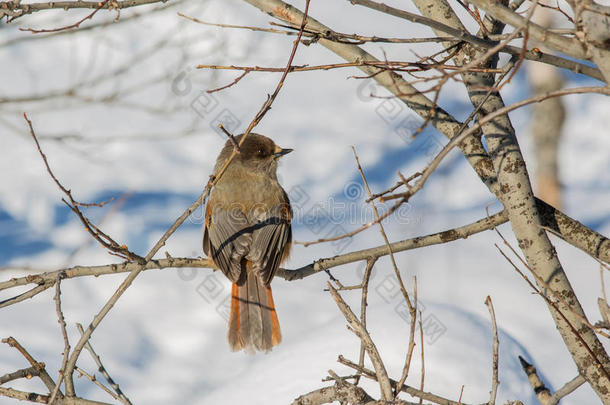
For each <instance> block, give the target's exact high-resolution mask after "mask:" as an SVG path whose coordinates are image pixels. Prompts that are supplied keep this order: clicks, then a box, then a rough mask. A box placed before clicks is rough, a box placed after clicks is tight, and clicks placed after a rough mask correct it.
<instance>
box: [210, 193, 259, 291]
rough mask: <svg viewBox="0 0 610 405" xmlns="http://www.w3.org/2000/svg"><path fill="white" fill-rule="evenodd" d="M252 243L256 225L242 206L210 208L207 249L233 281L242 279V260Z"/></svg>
mask: <svg viewBox="0 0 610 405" xmlns="http://www.w3.org/2000/svg"><path fill="white" fill-rule="evenodd" d="M251 244H252V228H251V226H250V223H249V221H248V218H247V216H246V214H244V213H243V212H242V211H241V210H240V209H237V208H234V209H228V210H227V209H221V208H217V209H214V210H212V209H210V208H209V204H208V207H207V208H206V222H205V227H204V232H203V250H204V252H205V253H206V254H207V255H208V256H209V257H211V258H212V260H214V263H216V265H217V266H218V267H219V268H220V270H221V271H222V272H223V273H224V274H225V276H227V277H228V278H229V280H231V281H232V282H234V283H236V282H238V281H239V280H240V277H241V271H242V265H241V264H242V263H241V262H242V259H243V258H244V256H245V255H246V254H247V253H248V251H249V250H250V245H251Z"/></svg>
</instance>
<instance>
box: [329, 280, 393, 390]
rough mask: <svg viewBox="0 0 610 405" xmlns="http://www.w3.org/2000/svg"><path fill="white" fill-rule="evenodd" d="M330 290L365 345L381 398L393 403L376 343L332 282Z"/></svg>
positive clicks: (386, 373)
mask: <svg viewBox="0 0 610 405" xmlns="http://www.w3.org/2000/svg"><path fill="white" fill-rule="evenodd" d="M328 289H329V291H330V293H331V295H332V296H333V298H334V299H335V302H336V303H337V306H338V307H339V309H340V310H341V312H342V313H343V316H345V319H346V320H347V322H348V324H349V325H350V327H351V331H352V332H354V333H355V334H356V336H358V337H359V338H360V341H361V342H362V343H363V344H364V347H365V349H366V352H367V353H368V355H369V358H370V359H371V362H372V363H373V366H374V367H375V372H376V375H377V377H378V382H379V387H380V389H381V396H382V397H383V399H384V401H391V400H392V399H393V398H394V395H393V394H392V386H391V385H390V379H389V377H388V372H387V371H386V369H385V366H384V365H383V360H381V356H380V355H379V351H377V346H375V343H374V342H373V340H372V339H371V336H370V335H369V333H368V332H367V330H366V328H364V327H363V326H362V324H361V323H360V321H359V320H358V318H357V317H356V315H354V313H353V312H352V310H351V309H350V307H349V306H348V305H347V304H346V303H345V301H343V298H341V295H339V293H338V292H337V290H335V289H334V288H333V286H332V285H331V284H330V282H329V283H328Z"/></svg>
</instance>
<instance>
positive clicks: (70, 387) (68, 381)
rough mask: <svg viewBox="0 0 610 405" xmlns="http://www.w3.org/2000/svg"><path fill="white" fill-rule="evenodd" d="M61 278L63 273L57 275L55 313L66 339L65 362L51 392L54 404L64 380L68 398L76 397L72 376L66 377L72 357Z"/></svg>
mask: <svg viewBox="0 0 610 405" xmlns="http://www.w3.org/2000/svg"><path fill="white" fill-rule="evenodd" d="M61 278H62V273H59V274H58V275H57V281H56V282H55V297H54V298H53V299H54V300H55V311H56V312H57V322H58V323H59V326H60V328H61V335H62V337H63V339H64V352H63V360H62V362H61V368H60V369H59V378H58V379H57V384H55V388H54V389H53V391H52V392H51V397H50V398H49V403H51V404H52V403H53V401H54V400H55V397H56V396H57V393H58V392H59V387H60V386H61V382H62V380H64V381H65V382H64V385H65V388H66V396H67V397H73V396H75V392H74V381H73V379H72V374H70V375H66V373H65V371H66V364H67V363H68V358H69V356H70V341H69V340H68V332H67V331H66V320H65V319H64V314H63V312H62V310H61V288H60V285H61Z"/></svg>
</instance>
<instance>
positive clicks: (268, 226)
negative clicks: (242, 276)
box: [246, 197, 292, 284]
mask: <svg viewBox="0 0 610 405" xmlns="http://www.w3.org/2000/svg"><path fill="white" fill-rule="evenodd" d="M250 216H251V219H250V222H251V223H253V224H254V225H253V227H252V228H253V231H252V244H251V245H250V251H249V253H248V255H247V256H246V259H248V260H249V261H251V262H252V264H253V270H254V271H255V272H257V273H258V274H259V275H260V277H261V279H262V281H263V282H264V283H265V284H269V283H270V282H271V279H272V278H273V275H274V274H275V272H276V270H277V269H278V267H279V265H280V262H281V260H282V258H283V257H284V253H285V249H287V248H288V249H289V246H288V247H287V246H286V245H287V244H290V242H291V238H292V230H291V227H290V220H291V216H292V212H291V210H290V204H289V203H288V198H287V197H286V202H285V203H282V204H279V205H277V206H274V207H267V208H266V209H265V210H261V211H260V212H256V213H254V212H253V213H252V214H251V215H250Z"/></svg>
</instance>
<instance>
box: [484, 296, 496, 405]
mask: <svg viewBox="0 0 610 405" xmlns="http://www.w3.org/2000/svg"><path fill="white" fill-rule="evenodd" d="M485 305H487V308H488V309H489V316H490V317H491V329H492V331H493V366H492V370H493V372H492V377H491V392H490V394H489V405H495V403H496V396H497V394H498V385H500V381H499V380H498V348H499V346H500V342H499V340H498V326H497V325H496V313H495V311H494V306H493V303H492V302H491V297H490V296H489V295H488V296H487V298H486V299H485Z"/></svg>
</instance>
